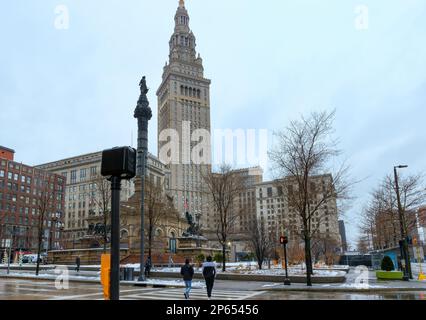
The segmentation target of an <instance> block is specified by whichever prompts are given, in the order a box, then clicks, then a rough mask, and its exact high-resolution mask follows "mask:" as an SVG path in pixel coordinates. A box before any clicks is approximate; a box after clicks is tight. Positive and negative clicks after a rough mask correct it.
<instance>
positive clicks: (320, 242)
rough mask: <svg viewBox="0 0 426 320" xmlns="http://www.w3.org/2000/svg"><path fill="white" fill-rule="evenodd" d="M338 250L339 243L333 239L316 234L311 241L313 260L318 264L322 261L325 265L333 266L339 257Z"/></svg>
mask: <svg viewBox="0 0 426 320" xmlns="http://www.w3.org/2000/svg"><path fill="white" fill-rule="evenodd" d="M338 248H339V243H338V242H337V240H336V239H335V238H332V237H327V236H326V235H324V234H320V233H318V234H317V235H315V236H314V237H313V241H312V256H313V258H314V259H313V260H314V261H315V262H318V261H320V260H321V259H322V260H323V261H324V263H325V264H327V265H333V264H334V263H335V262H336V261H337V258H338V257H339V254H338V251H337V250H338Z"/></svg>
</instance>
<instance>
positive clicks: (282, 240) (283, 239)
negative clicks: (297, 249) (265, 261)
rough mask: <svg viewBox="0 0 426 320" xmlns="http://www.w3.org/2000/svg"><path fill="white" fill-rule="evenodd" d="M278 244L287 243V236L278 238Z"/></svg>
mask: <svg viewBox="0 0 426 320" xmlns="http://www.w3.org/2000/svg"><path fill="white" fill-rule="evenodd" d="M280 243H281V244H287V243H288V237H287V236H281V237H280Z"/></svg>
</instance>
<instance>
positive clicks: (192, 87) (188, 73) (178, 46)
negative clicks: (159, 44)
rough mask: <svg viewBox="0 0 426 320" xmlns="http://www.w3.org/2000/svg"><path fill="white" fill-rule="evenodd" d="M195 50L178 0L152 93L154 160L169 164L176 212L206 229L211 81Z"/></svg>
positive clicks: (186, 20)
mask: <svg viewBox="0 0 426 320" xmlns="http://www.w3.org/2000/svg"><path fill="white" fill-rule="evenodd" d="M195 47H196V41H195V36H194V34H193V33H192V31H191V29H190V28H189V15H188V12H187V10H186V8H185V3H184V1H183V0H180V1H179V7H178V8H177V11H176V15H175V28H174V33H173V34H172V36H171V38H170V41H169V49H170V52H169V61H168V62H166V64H165V66H164V69H163V77H162V83H161V85H160V87H159V88H158V90H157V98H158V136H157V137H158V157H159V158H160V160H162V161H163V162H166V163H168V167H169V169H170V173H171V176H170V185H169V190H170V191H171V192H172V194H173V197H174V201H175V207H176V209H177V210H178V211H179V212H180V213H182V214H185V212H189V213H190V214H191V215H192V216H193V219H194V220H195V221H196V222H198V221H199V222H200V223H201V227H202V229H205V228H208V226H207V225H206V224H207V223H208V222H207V221H208V220H207V217H208V215H209V213H210V210H209V201H208V199H209V198H210V197H209V196H208V193H207V192H206V191H207V190H206V188H205V183H204V182H203V175H205V174H207V173H208V172H210V170H211V165H210V161H211V142H210V80H209V79H206V78H204V68H203V60H202V59H201V56H200V54H198V55H197V53H196V50H195ZM206 133H208V137H206ZM200 146H202V147H200ZM194 160H195V161H194Z"/></svg>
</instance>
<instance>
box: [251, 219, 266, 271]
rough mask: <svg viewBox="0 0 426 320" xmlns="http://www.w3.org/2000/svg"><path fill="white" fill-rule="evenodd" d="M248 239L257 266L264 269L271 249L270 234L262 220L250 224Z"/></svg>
mask: <svg viewBox="0 0 426 320" xmlns="http://www.w3.org/2000/svg"><path fill="white" fill-rule="evenodd" d="M247 239H248V242H249V247H250V249H251V250H252V252H254V254H255V257H256V260H257V265H258V266H259V269H262V265H263V262H264V261H265V259H266V258H267V256H268V253H269V251H270V249H271V241H270V240H271V239H270V234H269V232H268V230H267V228H266V227H265V225H264V223H263V222H262V221H261V220H260V219H256V220H254V221H252V222H251V223H250V224H249V227H248V232H247Z"/></svg>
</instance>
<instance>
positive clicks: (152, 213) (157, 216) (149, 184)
mask: <svg viewBox="0 0 426 320" xmlns="http://www.w3.org/2000/svg"><path fill="white" fill-rule="evenodd" d="M145 207H146V218H147V219H146V228H147V236H148V243H147V245H148V256H149V257H151V255H152V249H153V243H154V240H155V230H156V228H157V227H159V226H160V224H161V222H163V220H164V218H165V217H166V215H167V214H168V213H171V211H170V209H171V207H170V205H169V201H168V199H167V195H166V194H165V192H164V188H163V185H162V184H157V183H155V182H154V180H153V179H145Z"/></svg>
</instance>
